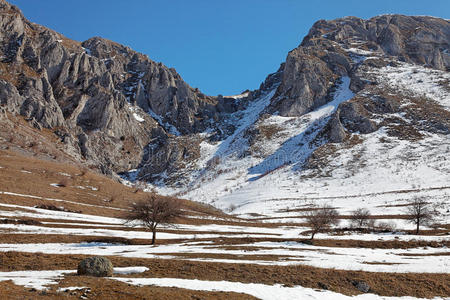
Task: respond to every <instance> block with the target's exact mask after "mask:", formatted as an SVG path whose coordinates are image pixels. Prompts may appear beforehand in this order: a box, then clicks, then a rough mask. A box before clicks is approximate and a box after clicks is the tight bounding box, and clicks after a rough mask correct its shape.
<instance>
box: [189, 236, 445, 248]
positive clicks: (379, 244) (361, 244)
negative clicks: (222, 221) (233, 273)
mask: <svg viewBox="0 0 450 300" xmlns="http://www.w3.org/2000/svg"><path fill="white" fill-rule="evenodd" d="M258 242H279V243H283V242H299V243H301V242H302V243H306V244H311V243H312V244H313V245H314V246H322V247H337V248H370V249H409V248H419V247H431V248H443V247H450V240H443V241H423V240H413V239H412V240H410V241H400V240H395V239H394V240H377V241H364V240H352V239H348V240H334V239H315V240H314V241H313V242H311V240H310V239H284V238H257V237H250V238H247V237H245V238H232V237H230V238H216V239H208V243H207V244H206V243H205V244H204V245H208V246H214V245H216V246H221V247H230V246H234V247H241V246H238V245H243V244H245V245H248V244H253V243H258ZM197 245H202V244H197ZM245 247H246V246H242V248H240V249H241V250H242V249H245ZM249 247H250V248H252V247H254V246H249Z"/></svg>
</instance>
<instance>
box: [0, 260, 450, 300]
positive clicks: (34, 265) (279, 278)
mask: <svg viewBox="0 0 450 300" xmlns="http://www.w3.org/2000/svg"><path fill="white" fill-rule="evenodd" d="M85 257H86V256H83V255H49V254H40V253H37V254H27V253H20V252H5V253H1V254H0V259H1V262H2V263H1V264H0V268H1V269H2V271H14V270H75V269H76V267H77V265H78V262H79V261H80V260H81V259H83V258H85ZM108 258H110V259H111V261H112V262H113V264H114V266H116V267H128V266H146V267H148V268H149V271H146V272H144V273H140V274H133V275H128V277H142V278H145V277H152V278H184V279H199V280H213V281H216V280H217V281H221V280H226V281H233V282H243V283H263V284H277V283H278V284H284V285H286V286H295V285H300V286H303V287H310V288H321V286H323V284H325V285H326V286H327V287H328V288H329V289H330V290H332V291H335V292H338V293H342V294H346V295H355V294H358V293H360V292H359V291H358V290H357V289H356V288H355V287H354V285H353V281H355V280H363V281H365V282H367V283H368V284H369V285H370V286H371V288H372V292H373V293H375V294H379V295H384V296H415V297H425V298H427V297H428V298H431V297H436V296H441V297H447V296H449V295H450V285H449V283H450V274H427V275H426V276H424V275H423V274H416V273H405V274H399V273H376V272H362V271H342V270H334V269H321V268H315V267H309V266H302V265H297V266H260V265H252V264H227V263H210V262H199V261H196V262H189V261H182V260H173V259H167V260H163V259H160V260H158V259H142V258H123V257H115V256H112V257H108ZM121 277H127V276H121ZM65 280H67V281H63V282H67V285H71V286H77V285H78V286H89V287H91V284H92V286H93V287H94V288H96V286H97V281H96V280H97V279H94V278H91V277H89V278H86V277H83V276H81V277H78V276H67V277H66V279H65ZM68 280H74V281H68ZM98 280H99V281H98V282H101V283H102V284H106V283H107V282H109V281H103V280H104V279H98ZM111 282H112V281H111ZM111 284H115V283H111ZM63 285H65V284H63ZM67 285H66V286H67ZM106 286H107V285H106ZM94 288H93V290H94ZM131 288H133V289H134V288H136V287H131ZM109 289H110V290H111V291H117V289H116V288H115V287H113V286H110V288H109ZM126 290H128V289H126ZM130 292H131V293H134V292H132V291H131V290H130ZM103 295H107V294H103ZM111 295H112V294H111ZM118 295H119V296H120V295H121V294H120V293H119V294H118ZM111 299H112V298H111ZM132 299H133V298H132ZM163 299H164V298H163Z"/></svg>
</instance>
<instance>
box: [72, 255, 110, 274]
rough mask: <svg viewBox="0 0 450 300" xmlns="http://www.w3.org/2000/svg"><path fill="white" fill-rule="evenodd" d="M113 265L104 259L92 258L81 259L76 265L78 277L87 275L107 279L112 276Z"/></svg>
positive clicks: (99, 257)
mask: <svg viewBox="0 0 450 300" xmlns="http://www.w3.org/2000/svg"><path fill="white" fill-rule="evenodd" d="M113 271H114V268H113V265H112V263H111V261H110V260H109V259H107V258H105V257H101V256H94V257H89V258H85V259H83V260H82V261H81V262H80V263H79V264H78V270H77V274H78V275H88V276H95V277H109V276H112V275H113Z"/></svg>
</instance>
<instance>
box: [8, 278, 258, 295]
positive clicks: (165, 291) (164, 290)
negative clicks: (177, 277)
mask: <svg viewBox="0 0 450 300" xmlns="http://www.w3.org/2000/svg"><path fill="white" fill-rule="evenodd" d="M73 286H89V289H86V288H84V289H79V290H75V291H68V290H67V289H66V290H67V291H66V290H65V289H64V288H65V287H73ZM58 288H61V290H58ZM82 296H84V297H86V299H97V300H104V299H123V300H125V299H127V300H128V299H136V300H137V299H139V300H142V299H148V300H173V299H182V300H184V299H186V300H188V299H189V300H192V299H219V300H228V299H239V300H251V299H256V298H255V297H252V296H250V295H245V294H240V293H231V292H204V291H194V290H187V289H179V288H171V287H156V286H135V285H130V284H127V283H123V282H120V281H116V280H111V279H107V278H96V277H86V276H70V275H68V276H66V277H65V278H64V279H63V280H62V281H61V283H60V284H59V285H58V286H51V287H50V289H48V290H45V291H37V290H34V289H30V288H25V287H22V286H17V285H15V284H13V283H11V282H10V281H6V282H0V298H1V299H11V300H23V299H49V300H50V299H51V300H59V299H68V300H70V299H83V297H82Z"/></svg>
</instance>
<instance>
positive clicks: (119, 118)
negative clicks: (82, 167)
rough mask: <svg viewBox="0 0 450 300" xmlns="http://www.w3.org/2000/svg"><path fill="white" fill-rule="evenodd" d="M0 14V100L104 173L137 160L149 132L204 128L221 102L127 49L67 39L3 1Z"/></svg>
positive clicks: (159, 134) (132, 165)
mask: <svg viewBox="0 0 450 300" xmlns="http://www.w3.org/2000/svg"><path fill="white" fill-rule="evenodd" d="M0 16H1V19H0V29H1V30H0V40H1V41H2V42H1V45H0V46H1V47H0V55H1V57H2V61H1V62H0V67H1V68H0V70H1V73H0V87H1V89H0V103H1V105H2V106H4V107H6V109H7V110H8V111H9V112H12V113H17V114H21V115H23V116H25V117H27V118H28V119H29V120H33V122H35V124H37V126H42V127H45V128H50V129H55V128H58V131H57V135H58V136H60V137H61V139H62V140H63V141H64V142H65V143H67V145H68V149H69V152H70V153H71V154H72V155H73V156H75V157H76V158H77V159H79V160H86V162H87V163H89V164H91V165H94V166H97V167H99V168H100V169H101V170H102V171H104V172H106V173H109V172H123V171H127V170H129V169H132V168H136V167H137V166H139V164H140V163H141V160H142V158H143V155H144V149H145V147H146V146H147V145H148V144H149V142H150V141H151V140H153V139H155V138H156V137H165V139H167V137H168V133H169V132H170V133H177V132H180V133H181V134H189V133H193V132H199V131H202V130H204V129H205V128H206V127H207V125H208V124H210V123H211V122H213V120H214V118H217V117H218V114H219V112H220V111H221V108H223V107H224V105H221V106H218V105H217V104H218V101H217V100H216V98H214V97H208V96H206V95H204V94H202V93H201V92H200V91H198V90H197V89H193V88H191V87H190V86H189V85H188V84H186V83H185V82H184V81H183V80H182V79H181V77H180V75H178V74H177V73H176V71H175V70H174V69H169V68H167V67H165V66H164V65H163V64H161V63H156V62H154V61H152V60H150V59H149V58H148V57H147V56H145V55H142V54H139V53H137V52H135V51H133V50H131V49H130V48H128V47H125V46H122V45H119V44H117V43H114V42H112V41H108V40H105V39H102V38H98V37H95V38H91V39H89V40H87V41H85V42H83V43H79V42H76V41H72V40H69V39H67V38H65V37H64V36H62V35H60V34H58V33H56V32H54V31H52V30H49V29H47V28H45V27H42V26H39V25H36V24H33V23H31V22H29V21H28V20H26V19H25V18H24V16H23V15H22V13H21V12H20V10H18V9H17V8H16V7H15V6H12V5H10V4H8V3H7V2H5V1H3V0H1V1H0ZM231 109H233V107H231ZM229 110H230V107H227V111H229ZM154 118H156V119H157V120H155V119H154Z"/></svg>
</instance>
